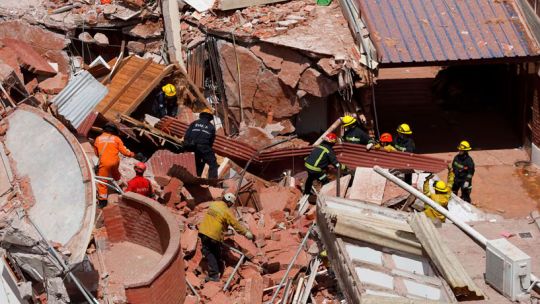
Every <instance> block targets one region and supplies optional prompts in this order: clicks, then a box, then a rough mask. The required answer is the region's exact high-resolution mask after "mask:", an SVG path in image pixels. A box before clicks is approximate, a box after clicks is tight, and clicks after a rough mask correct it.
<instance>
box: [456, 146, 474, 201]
mask: <svg viewBox="0 0 540 304" xmlns="http://www.w3.org/2000/svg"><path fill="white" fill-rule="evenodd" d="M458 150H459V153H458V155H456V156H455V157H454V160H453V161H452V168H453V170H454V174H455V175H456V182H455V183H454V186H453V187H452V191H453V192H454V194H456V195H457V194H458V192H459V190H460V189H461V198H462V199H463V200H464V201H466V202H469V203H470V202H471V191H472V178H473V175H474V161H473V159H472V157H471V156H470V155H469V152H468V151H470V150H471V145H470V144H469V142H468V141H465V140H464V141H462V142H461V143H459V146H458Z"/></svg>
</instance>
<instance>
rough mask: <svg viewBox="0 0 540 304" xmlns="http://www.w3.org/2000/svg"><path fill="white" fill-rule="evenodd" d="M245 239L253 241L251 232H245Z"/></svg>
mask: <svg viewBox="0 0 540 304" xmlns="http://www.w3.org/2000/svg"><path fill="white" fill-rule="evenodd" d="M246 238H247V239H248V240H253V233H251V231H248V232H246Z"/></svg>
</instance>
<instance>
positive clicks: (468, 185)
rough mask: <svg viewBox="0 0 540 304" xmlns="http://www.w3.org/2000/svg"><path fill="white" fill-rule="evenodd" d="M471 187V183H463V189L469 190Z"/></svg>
mask: <svg viewBox="0 0 540 304" xmlns="http://www.w3.org/2000/svg"><path fill="white" fill-rule="evenodd" d="M470 186H471V182H469V181H466V182H464V183H463V188H469V187H470Z"/></svg>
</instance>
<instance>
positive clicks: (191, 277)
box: [186, 271, 203, 289]
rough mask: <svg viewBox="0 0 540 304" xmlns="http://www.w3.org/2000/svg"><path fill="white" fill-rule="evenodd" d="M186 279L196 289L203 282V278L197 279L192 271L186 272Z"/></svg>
mask: <svg viewBox="0 0 540 304" xmlns="http://www.w3.org/2000/svg"><path fill="white" fill-rule="evenodd" d="M186 280H187V281H188V282H189V283H190V284H191V285H193V287H195V288H196V289H200V288H201V286H202V283H203V280H201V279H199V277H197V276H196V275H195V273H194V272H193V271H188V272H186Z"/></svg>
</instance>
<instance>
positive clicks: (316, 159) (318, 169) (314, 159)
mask: <svg viewBox="0 0 540 304" xmlns="http://www.w3.org/2000/svg"><path fill="white" fill-rule="evenodd" d="M336 142H337V136H336V134H334V133H328V135H326V137H325V138H324V141H323V142H322V143H321V144H320V145H319V146H317V147H315V148H313V150H312V151H311V154H309V156H308V157H306V161H305V163H304V166H305V167H306V170H307V172H308V177H307V180H306V183H305V185H304V194H310V193H311V187H312V186H313V181H315V180H316V179H317V180H319V182H321V183H322V184H326V183H328V181H329V180H328V177H327V176H326V172H325V171H326V169H327V168H328V166H329V165H333V166H334V167H336V168H341V170H346V167H345V165H342V164H340V163H339V162H338V160H337V157H336V154H335V153H334V150H333V149H332V147H333V146H334V145H335V144H336Z"/></svg>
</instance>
